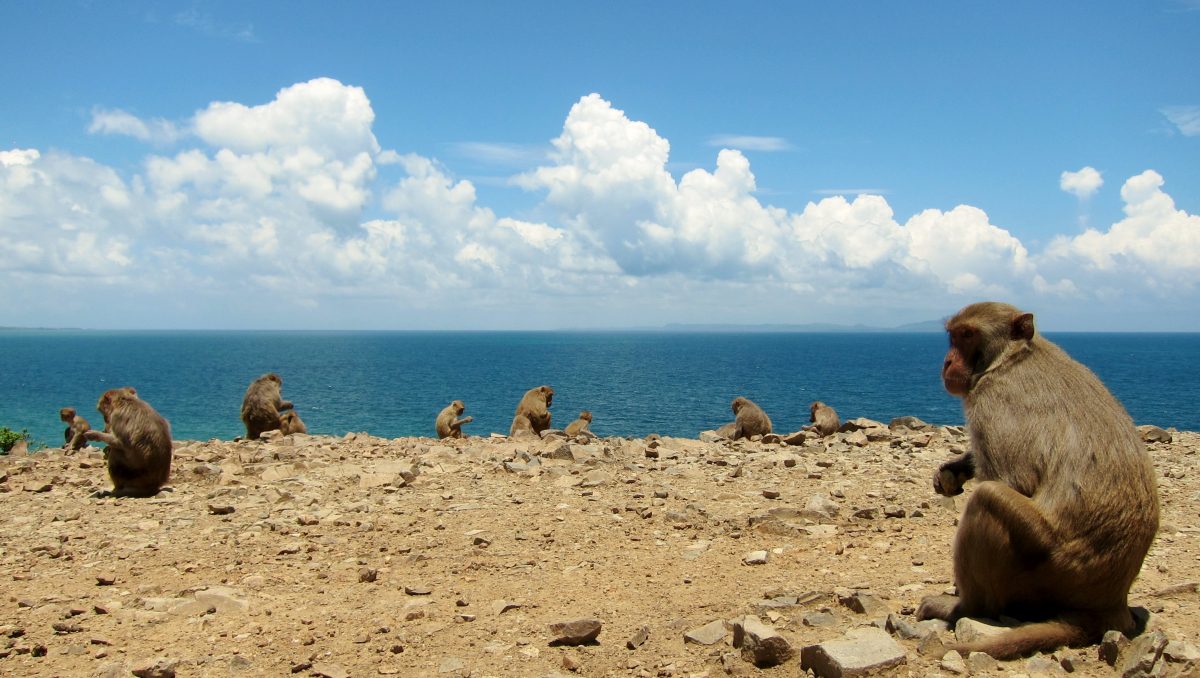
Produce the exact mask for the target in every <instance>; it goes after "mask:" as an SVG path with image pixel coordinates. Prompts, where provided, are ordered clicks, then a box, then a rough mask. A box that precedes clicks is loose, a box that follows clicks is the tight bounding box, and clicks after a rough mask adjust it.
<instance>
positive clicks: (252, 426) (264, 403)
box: [242, 372, 292, 440]
mask: <svg viewBox="0 0 1200 678" xmlns="http://www.w3.org/2000/svg"><path fill="white" fill-rule="evenodd" d="M282 387H283V379H281V378H280V377H279V375H278V374H275V373H274V372H269V373H267V374H264V375H262V376H261V377H259V378H258V379H255V380H254V381H252V382H250V387H249V388H247V389H246V395H245V397H244V398H242V423H243V424H245V425H246V438H247V439H248V440H258V437H259V436H260V435H262V433H263V432H264V431H274V430H275V429H277V428H279V423H280V422H279V415H280V413H281V412H283V410H290V409H292V403H291V401H290V400H283V399H282V396H281V395H280V389H281V388H282Z"/></svg>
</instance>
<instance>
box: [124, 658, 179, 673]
mask: <svg viewBox="0 0 1200 678" xmlns="http://www.w3.org/2000/svg"><path fill="white" fill-rule="evenodd" d="M177 666H179V660H178V659H167V658H166V657H155V658H154V659H148V660H146V661H143V662H140V663H139V664H137V665H136V666H134V667H133V668H132V669H131V670H130V673H132V674H133V675H135V676H137V677H138V678H175V667H177Z"/></svg>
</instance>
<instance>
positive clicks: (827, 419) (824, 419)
mask: <svg viewBox="0 0 1200 678" xmlns="http://www.w3.org/2000/svg"><path fill="white" fill-rule="evenodd" d="M809 411H810V412H811V413H812V426H810V427H809V428H811V429H812V430H814V431H816V432H817V433H820V434H821V437H822V438H824V437H825V436H829V435H833V434H834V433H837V430H838V427H839V426H840V425H841V422H840V421H839V420H838V415H837V412H836V411H834V409H833V408H832V407H830V406H828V405H826V404H825V403H823V402H821V401H820V400H818V401H816V402H814V403H813V404H812V406H811V407H809Z"/></svg>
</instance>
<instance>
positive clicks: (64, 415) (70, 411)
mask: <svg viewBox="0 0 1200 678" xmlns="http://www.w3.org/2000/svg"><path fill="white" fill-rule="evenodd" d="M58 417H59V419H62V420H63V421H65V422H67V423H68V424H69V423H71V422H72V421H74V420H75V408H74V407H64V408H62V409H61V410H59V411H58Z"/></svg>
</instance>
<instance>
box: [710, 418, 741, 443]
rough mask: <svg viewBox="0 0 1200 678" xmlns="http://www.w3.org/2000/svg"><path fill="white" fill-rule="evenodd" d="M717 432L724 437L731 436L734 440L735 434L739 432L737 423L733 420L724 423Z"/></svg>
mask: <svg viewBox="0 0 1200 678" xmlns="http://www.w3.org/2000/svg"><path fill="white" fill-rule="evenodd" d="M715 433H716V434H717V435H719V436H721V437H722V438H729V439H731V440H732V439H733V436H734V435H735V434H736V433H737V424H735V423H733V422H732V421H731V422H729V423H728V424H722V425H721V426H720V428H718V429H717V430H716V431H715Z"/></svg>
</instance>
